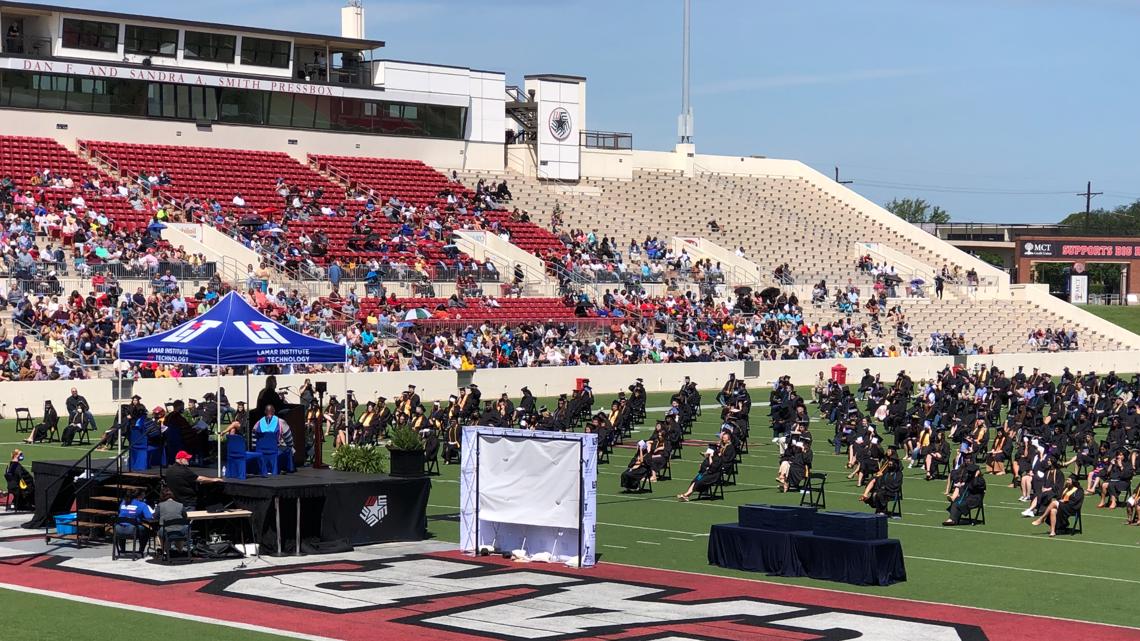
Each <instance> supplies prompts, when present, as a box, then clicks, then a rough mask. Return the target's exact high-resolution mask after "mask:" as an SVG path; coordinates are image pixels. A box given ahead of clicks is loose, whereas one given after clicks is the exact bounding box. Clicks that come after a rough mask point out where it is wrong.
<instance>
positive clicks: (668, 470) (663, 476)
mask: <svg viewBox="0 0 1140 641" xmlns="http://www.w3.org/2000/svg"><path fill="white" fill-rule="evenodd" d="M657 480H658V481H672V480H673V464H672V463H671V462H670V459H665V469H663V470H661V473H660V474H658V475H657Z"/></svg>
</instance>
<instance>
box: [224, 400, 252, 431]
mask: <svg viewBox="0 0 1140 641" xmlns="http://www.w3.org/2000/svg"><path fill="white" fill-rule="evenodd" d="M248 426H249V410H247V409H246V408H245V401H238V402H237V409H236V410H234V420H233V421H231V422H230V425H229V427H228V428H227V429H226V434H245V430H246V427H248Z"/></svg>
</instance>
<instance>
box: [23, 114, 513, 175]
mask: <svg viewBox="0 0 1140 641" xmlns="http://www.w3.org/2000/svg"><path fill="white" fill-rule="evenodd" d="M60 125H65V126H66V128H65V129H60V128H59V126H60ZM0 135H8V136H43V137H47V138H54V139H56V140H58V141H59V142H60V143H61V144H62V145H64V146H65V147H68V148H69V149H75V148H76V141H77V140H108V141H115V142H127V143H137V144H147V145H185V146H188V147H217V148H220V149H248V150H254V151H280V152H285V153H287V154H289V155H291V156H293V157H294V158H296V159H297V160H299V161H300V162H302V163H304V162H305V156H306V155H307V154H328V155H341V156H365V157H378V158H410V159H414V160H421V161H423V162H425V163H427V164H429V165H432V166H436V167H455V168H466V169H477V170H484V171H497V170H501V169H502V167H503V146H502V144H499V143H490V142H481V143H480V142H465V141H463V140H438V139H429V138H414V137H405V136H366V135H361V134H356V133H349V132H331V131H329V132H324V131H312V130H298V129H279V128H275V127H252V126H248V125H222V124H217V123H214V124H213V125H212V126H211V127H209V128H201V129H200V128H198V127H196V126H195V124H194V123H193V122H185V121H183V122H178V121H174V122H171V121H163V120H154V119H147V118H120V117H110V116H94V115H89V114H74V113H54V112H45V111H24V110H11V109H4V110H0Z"/></svg>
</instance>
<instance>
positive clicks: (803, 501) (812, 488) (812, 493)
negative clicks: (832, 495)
mask: <svg viewBox="0 0 1140 641" xmlns="http://www.w3.org/2000/svg"><path fill="white" fill-rule="evenodd" d="M816 481H818V483H816ZM826 485H827V473H826V472H812V473H811V474H809V475H808V477H807V479H806V480H805V483H804V487H803V489H802V490H800V505H807V506H809V507H816V508H819V509H821V510H826V509H827V494H826V489H825V486H826Z"/></svg>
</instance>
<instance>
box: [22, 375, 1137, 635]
mask: <svg viewBox="0 0 1140 641" xmlns="http://www.w3.org/2000/svg"><path fill="white" fill-rule="evenodd" d="M752 393H753V399H754V403H755V404H754V406H753V417H752V425H753V427H752V447H751V450H750V453H749V454H748V455H746V456H745V457H744V461H743V464H742V465H741V466H740V473H739V477H738V483H737V485H736V486H735V487H729V488H727V489H726V491H725V500H723V501H693V502H689V503H681V502H679V501H677V500H676V498H675V495H676V494H677V493H679V492H682V491H683V490H684V489H685V487H686V486H687V485H688V483H689V481H690V480H691V479H692V476H693V475H694V474H695V473H696V471H697V466H698V463H699V456H700V452H701V450H700V449H698V448H696V447H686V448H685V450H684V459H683V460H674V461H673V462H672V471H673V480H671V481H663V482H659V483H655V484H654V485H653V493H651V494H623V493H622V492H621V491H620V483H619V475H620V474H621V472H622V470H624V469H625V465H626V463H627V461H628V460H629V457H630V455H631V454H632V450H630V449H618V450H617V451H616V452H615V454H614V456H613V457H612V462H611V463H610V464H609V465H601V466H599V473H598V551H599V553H600V554H601V560H602V561H603V562H611V563H625V564H633V565H644V566H649V567H656V568H665V569H675V570H683V571H691V572H702V573H710V574H721V575H727V576H736V577H744V578H751V579H757V580H767V581H776V582H787V583H793V584H796V585H801V586H815V587H821V588H829V589H835V590H845V591H852V592H861V593H867V594H874V595H878V596H889V597H898V598H904V599H912V600H922V601H930V602H938V603H951V604H958V605H967V606H975V607H980V608H985V609H988V610H999V611H1001V610H1004V611H1011V612H1023V613H1029V614H1042V615H1053V616H1060V617H1065V618H1074V619H1082V620H1088V621H1097V622H1103V623H1113V624H1119V625H1128V626H1140V615H1138V614H1137V611H1136V599H1135V598H1134V597H1135V595H1137V594H1140V574H1138V573H1137V571H1136V568H1138V567H1140V545H1138V543H1137V542H1138V541H1140V528H1132V527H1127V526H1125V525H1124V513H1123V510H1117V511H1115V512H1113V513H1108V512H1107V511H1105V510H1098V509H1096V507H1095V504H1096V500H1095V498H1092V497H1090V498H1089V499H1086V504H1085V510H1084V534H1083V535H1076V536H1067V535H1059V536H1058V537H1056V538H1052V539H1051V538H1049V537H1048V536H1047V529H1046V528H1044V527H1041V528H1034V527H1032V526H1031V525H1030V523H1029V519H1026V518H1023V517H1021V516H1020V514H1019V512H1020V511H1021V510H1022V509H1023V508H1024V507H1025V506H1024V504H1021V503H1018V502H1017V496H1018V494H1019V493H1018V491H1017V490H1015V489H1013V488H1009V487H1006V485H1007V483H1008V477H992V476H991V477H987V481H988V483H989V491H988V493H987V496H986V519H987V524H986V525H979V526H961V527H955V528H945V527H942V526H941V525H940V523H941V521H942V520H943V519H944V518H945V516H946V512H945V507H946V504H947V503H946V499H945V498H944V496H943V492H944V490H945V481H930V482H927V481H924V480H923V478H922V474H921V472H920V471H919V470H907V472H906V482H905V485H904V488H905V496H906V498H905V499H904V503H903V511H904V517H903V518H902V519H901V520H892V521H891V522H890V536H891V537H894V538H899V539H901V540H902V543H903V550H904V553H905V555H906V565H907V575H908V578H907V581H906V582H905V583H901V584H896V585H892V586H889V587H885V588H882V587H856V586H848V585H843V584H837V583H830V582H823V581H814V580H810V579H783V578H779V577H766V576H763V575H760V574H753V573H745V572H734V571H728V570H722V569H720V568H716V567H711V566H709V565H708V564H707V562H706V545H707V540H708V539H707V534H708V531H709V526H710V525H712V524H714V523H725V522H734V521H735V520H736V508H737V506H738V505H741V504H745V503H772V504H789V503H791V504H795V503H798V502H799V499H800V495H799V494H780V493H779V492H777V491H776V489H775V488H776V484H775V475H776V466H777V460H776V458H777V456H776V448H775V446H774V445H772V444H771V443H770V440H769V439H770V436H771V432H770V430H769V429H768V419H767V416H766V414H767V407H766V405H764V404H763V403H764V402H765V401H767V392H766V391H765V390H762V389H753V391H752ZM807 393H808V390H807V389H804V390H801V394H807ZM668 396H669V395H668V394H664V393H657V394H650V395H649V399H648V406H649V407H651V408H653V407H663V406H665V405H667V404H668ZM713 396H714V393H713V392H706V393H705V394H704V402H705V403H706V404H709V403H712V397H713ZM611 399H612V396H604V395H599V397H598V401H599V404H598V405H597V406H596V408H597V407H603V406H604V407H608V403H609V401H610V400H611ZM809 412H810V413H811V414H812V415H813V424H812V431H813V433H814V434H815V436H816V453H815V467H814V468H813V469H814V470H815V471H820V472H826V473H828V480H827V507H828V508H829V509H833V510H859V511H868V510H869V508H867V507H866V506H864V505H863V504H862V503H861V502H859V500H858V497H859V496H860V494H861V488H859V487H856V485H855V482H854V480H850V481H849V480H847V479H846V478H845V477H846V475H847V470H845V469H844V463H845V461H846V459H845V457H837V456H834V455H832V454H831V453H830V452H831V450H830V447H829V446H828V444H827V441H826V438H827V437H828V436H830V433H829V430H828V426H827V425H826V424H825V423H823V422H821V421H818V420H815V417H814V415H815V413H816V409H815V407H814V406H810V407H809ZM662 413H663V412H662V411H656V412H650V416H649V419H648V421H647V423H648V424H647V425H643V426H641V427H640V428H639V431H638V432H637V433H635V437H634V438H635V439H636V438H638V436H639V435H647V434H648V432H649V430H650V429H651V427H652V421H653V419H654V418H655V417H658V416H660V415H661V414H662ZM105 423H106V420H105V419H104V420H101V421H100V425H104V424H105ZM718 428H719V411H718V410H715V409H707V410H705V412H704V414H703V416H701V417H699V418H698V419H697V421H696V424H695V425H694V430H693V434H692V435H691V436H690V437H688V438H690V439H698V440H702V439H707V440H712V439H713V438H714V437H715V434H716V432H717V430H718ZM16 440H17V439H16V437H15V434H14V424H13V422H12V421H4V422H3V423H2V424H0V443H3V444H4V445H3V446H4V448H5V452H6V453H7V452H8V451H10V448H11V447H13V442H15V441H16ZM628 442H629V441H627V443H628ZM26 451H27V459H28V460H29V461H30V460H35V459H66V458H74V457H75V456H78V455H79V454H80V453H81V451H80V450H79V449H78V448H62V447H60V446H58V445H40V446H33V447H28V448H26ZM441 470H442V473H441V475H440V476H438V477H435V478H434V479H433V487H432V493H431V499H430V506H429V510H428V520H429V523H428V528H429V530H430V533H431V535H432V536H433V537H434V538H436V539H438V540H442V541H457V540H458V534H459V524H458V506H459V484H458V482H457V477H458V467H457V466H448V465H443V466H441ZM1113 595H1115V596H1113ZM1128 595H1132V596H1131V597H1129V596H1128ZM0 604H3V605H2V606H0V610H6V611H10V612H19V613H20V616H18V617H12V618H7V617H6V627H7V630H8V631H9V632H10V633H11V634H12V637H11V638H13V639H48V638H51V639H58V638H70V639H88V638H90V639H96V638H108V637H111V636H115V635H116V631H117V630H122V629H123V628H124V626H131V627H134V626H142V627H144V628H145V629H147V630H149V631H150V632H151V633H152V634H154V635H157V636H160V637H163V638H166V639H170V640H172V641H173V640H180V639H191V638H195V639H200V638H203V637H205V638H210V639H257V638H270V636H271V635H265V634H259V633H254V632H246V631H242V630H236V629H233V628H226V627H222V626H210V625H207V624H201V623H191V622H184V621H176V620H175V619H173V618H168V617H163V616H158V615H152V614H140V613H130V612H125V611H123V610H117V609H111V608H102V607H98V606H91V605H81V604H76V603H68V602H63V601H61V600H58V599H55V598H51V597H43V596H38V595H30V594H17V593H13V592H10V591H4V590H0ZM61 608H63V609H65V610H66V611H67V612H68V613H69V616H67V617H64V618H61V617H59V616H58V615H57V613H58V612H59V611H60V609H61ZM128 622H129V623H128Z"/></svg>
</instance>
